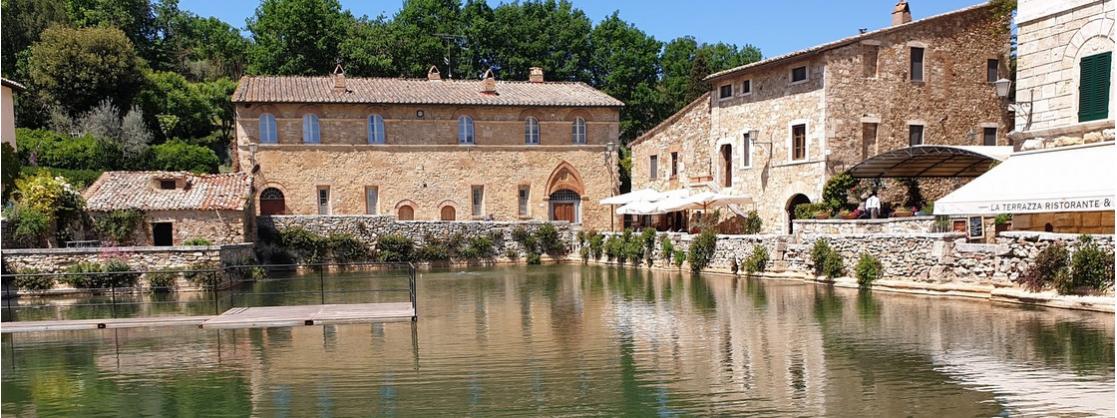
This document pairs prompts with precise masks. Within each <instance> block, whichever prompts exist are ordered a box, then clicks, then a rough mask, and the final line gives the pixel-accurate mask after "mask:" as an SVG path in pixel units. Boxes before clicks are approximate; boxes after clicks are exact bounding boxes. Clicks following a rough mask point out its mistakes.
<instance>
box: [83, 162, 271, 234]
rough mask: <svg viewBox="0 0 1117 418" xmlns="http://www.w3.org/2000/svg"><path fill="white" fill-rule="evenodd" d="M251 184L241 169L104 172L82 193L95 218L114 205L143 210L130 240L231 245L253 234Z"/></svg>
mask: <svg viewBox="0 0 1117 418" xmlns="http://www.w3.org/2000/svg"><path fill="white" fill-rule="evenodd" d="M250 188H251V184H250V181H249V177H248V175H247V174H245V173H230V174H203V175H196V174H192V173H188V172H171V171H108V172H105V173H104V174H101V177H99V178H98V179H97V181H95V182H93V184H92V185H90V186H89V188H87V189H86V190H85V191H84V192H82V196H83V197H84V198H85V204H86V209H87V210H88V211H90V212H92V214H93V217H94V218H96V217H98V216H104V215H106V214H107V213H108V212H112V211H115V210H127V209H136V210H139V211H141V212H143V215H144V216H143V221H142V222H141V223H140V226H139V227H138V228H136V231H135V234H134V235H133V238H132V242H131V243H132V244H134V245H154V246H171V245H182V244H183V243H184V242H185V241H187V240H191V239H204V240H206V241H209V242H210V243H211V244H235V243H241V242H245V241H246V237H251V236H253V235H254V232H253V225H254V222H253V219H254V217H252V216H250V214H251V213H252V212H253V206H252V200H251V199H250V193H249V190H250Z"/></svg>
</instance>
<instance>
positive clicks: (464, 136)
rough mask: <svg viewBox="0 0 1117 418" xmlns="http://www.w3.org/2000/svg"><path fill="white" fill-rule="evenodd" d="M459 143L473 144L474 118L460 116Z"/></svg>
mask: <svg viewBox="0 0 1117 418" xmlns="http://www.w3.org/2000/svg"><path fill="white" fill-rule="evenodd" d="M458 143H459V144H472V143H474V142H473V118H471V117H469V116H466V115H462V116H458Z"/></svg>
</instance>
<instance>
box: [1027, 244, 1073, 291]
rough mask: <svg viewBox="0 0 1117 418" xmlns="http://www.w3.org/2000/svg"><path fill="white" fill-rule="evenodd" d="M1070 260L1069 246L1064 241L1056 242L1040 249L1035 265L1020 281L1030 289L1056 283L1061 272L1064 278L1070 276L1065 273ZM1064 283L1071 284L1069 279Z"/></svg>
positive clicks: (1036, 289)
mask: <svg viewBox="0 0 1117 418" xmlns="http://www.w3.org/2000/svg"><path fill="white" fill-rule="evenodd" d="M1069 261H1070V252H1069V251H1067V246H1066V245H1064V244H1063V243H1062V242H1055V243H1053V244H1051V245H1048V246H1047V247H1044V249H1042V250H1040V251H1039V254H1037V255H1036V260H1035V265H1033V266H1032V267H1031V268H1030V269H1028V271H1027V272H1025V273H1024V274H1023V275H1022V276H1021V277H1020V281H1021V283H1022V284H1023V285H1024V287H1025V288H1026V289H1028V290H1031V291H1033V292H1038V291H1041V290H1043V289H1044V288H1045V287H1047V286H1049V285H1051V284H1054V283H1055V278H1056V277H1057V276H1059V275H1060V274H1061V273H1062V274H1063V275H1064V276H1065V277H1063V279H1069V278H1070V276H1069V275H1066V274H1065V273H1066V270H1067V269H1068V267H1069V266H1070V264H1069ZM1063 285H1064V286H1069V285H1070V283H1069V280H1068V281H1067V282H1066V283H1063ZM1067 291H1069V289H1067Z"/></svg>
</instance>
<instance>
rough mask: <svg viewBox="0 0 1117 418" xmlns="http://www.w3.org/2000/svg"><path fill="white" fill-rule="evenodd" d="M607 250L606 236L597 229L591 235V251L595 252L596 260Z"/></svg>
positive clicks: (594, 257)
mask: <svg viewBox="0 0 1117 418" xmlns="http://www.w3.org/2000/svg"><path fill="white" fill-rule="evenodd" d="M604 252H605V236H604V235H601V234H599V233H597V232H596V231H594V232H593V234H591V235H590V253H591V254H593V259H594V260H601V255H602V254H603V253H604Z"/></svg>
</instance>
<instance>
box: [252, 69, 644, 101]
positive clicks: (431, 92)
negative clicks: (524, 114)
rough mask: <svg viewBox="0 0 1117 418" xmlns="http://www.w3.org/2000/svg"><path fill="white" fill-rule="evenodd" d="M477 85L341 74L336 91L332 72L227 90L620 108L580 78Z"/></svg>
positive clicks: (278, 96)
mask: <svg viewBox="0 0 1117 418" xmlns="http://www.w3.org/2000/svg"><path fill="white" fill-rule="evenodd" d="M481 83H482V81H481V80H439V81H430V80H427V79H415V78H350V77H346V78H345V87H346V88H345V91H336V90H335V89H334V79H333V77H332V76H322V77H276V76H266V77H242V78H241V79H240V83H239V84H238V85H237V90H236V92H234V93H233V102H236V103H360V104H365V103H369V104H373V103H375V104H447V105H481V106H585V107H619V106H624V103H623V102H621V101H620V100H617V99H615V98H613V97H612V96H609V95H608V94H605V93H603V92H601V91H600V90H597V89H595V88H593V87H590V86H589V85H587V84H585V83H581V82H552V81H548V82H543V83H532V82H527V81H497V82H496V94H485V93H481V90H482V87H481Z"/></svg>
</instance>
